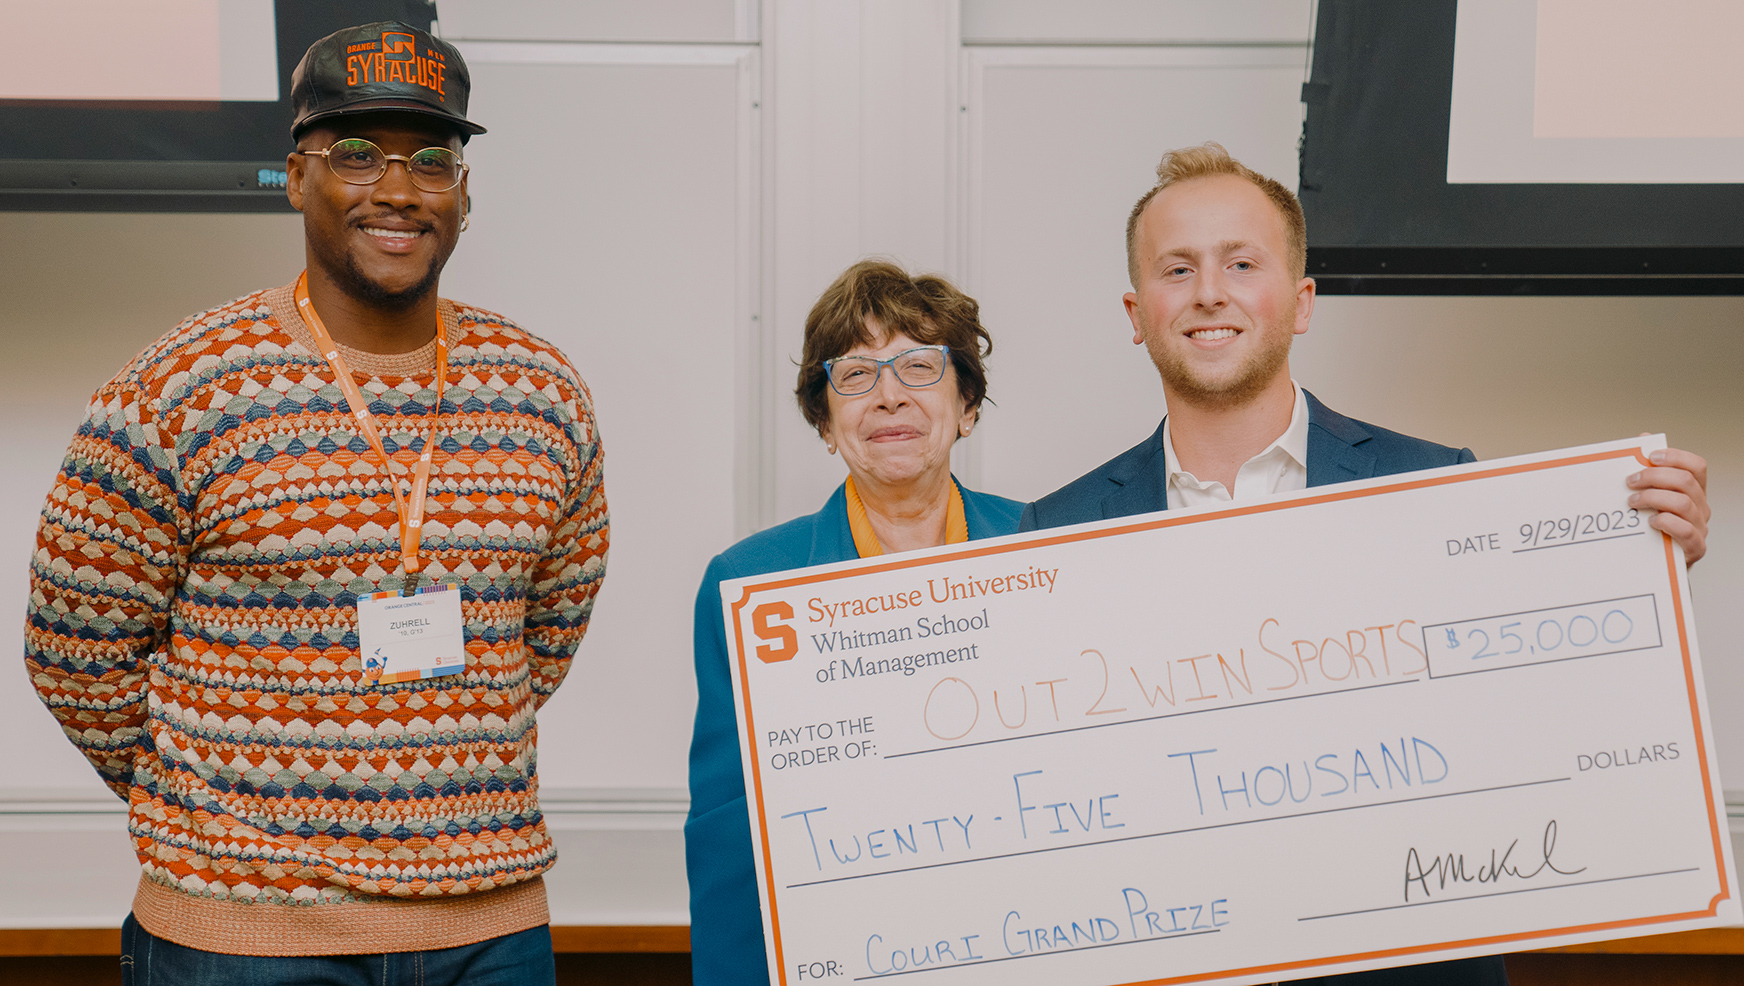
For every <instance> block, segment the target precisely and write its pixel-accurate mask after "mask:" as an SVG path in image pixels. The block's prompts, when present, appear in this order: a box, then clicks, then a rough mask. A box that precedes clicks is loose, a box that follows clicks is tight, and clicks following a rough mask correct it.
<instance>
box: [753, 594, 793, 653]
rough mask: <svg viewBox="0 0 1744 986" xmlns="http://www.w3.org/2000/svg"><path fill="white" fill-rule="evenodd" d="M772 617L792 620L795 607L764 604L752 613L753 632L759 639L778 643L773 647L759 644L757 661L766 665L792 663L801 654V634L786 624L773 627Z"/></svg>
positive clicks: (780, 604) (784, 604)
mask: <svg viewBox="0 0 1744 986" xmlns="http://www.w3.org/2000/svg"><path fill="white" fill-rule="evenodd" d="M771 616H774V617H779V618H780V619H783V620H791V619H793V607H792V606H789V605H788V604H786V603H764V604H763V605H761V606H759V607H757V608H756V609H754V610H752V611H751V630H752V631H753V632H755V633H756V634H757V639H759V640H771V641H776V642H777V643H776V644H773V645H771V644H758V645H757V659H758V660H759V661H762V662H763V663H764V664H776V663H778V662H781V661H791V660H792V659H793V658H794V657H795V656H796V655H797V654H798V653H799V634H797V633H794V632H793V628H792V627H790V626H788V625H787V624H785V623H777V624H775V625H773V626H771V625H770V623H769V618H770V617H771Z"/></svg>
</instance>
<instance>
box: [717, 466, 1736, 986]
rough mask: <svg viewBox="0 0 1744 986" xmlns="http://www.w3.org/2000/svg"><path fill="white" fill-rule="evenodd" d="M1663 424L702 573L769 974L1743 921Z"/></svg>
mask: <svg viewBox="0 0 1744 986" xmlns="http://www.w3.org/2000/svg"><path fill="white" fill-rule="evenodd" d="M1663 446H1664V443H1663V440H1662V439H1660V438H1651V439H1637V440H1633V441H1630V442H1617V443H1611V444H1606V445H1595V446H1590V447H1586V448H1581V449H1573V450H1567V451H1562V452H1554V453H1547V454H1544V455H1536V456H1528V457H1522V458H1517V459H1509V460H1498V461H1492V462H1486V463H1477V464H1473V465H1470V466H1459V467H1454V468H1449V469H1440V470H1434V471H1428V472H1420V473H1411V474H1409V475H1404V476H1395V477H1390V478H1386V479H1379V480H1370V481H1364V482H1360V483H1353V484H1347V485H1344V486H1337V487H1323V488H1319V489H1314V490H1308V491H1304V492H1303V493H1300V494H1295V495H1292V496H1290V497H1285V498H1279V499H1274V500H1265V501H1257V502H1253V503H1243V504H1238V505H1232V506H1231V507H1228V508H1224V509H1217V510H1208V511H1197V512H1180V513H1173V512H1171V513H1158V514H1150V515H1146V516H1143V517H1137V518H1127V519H1124V520H1118V521H1111V522H1107V523H1102V524H1096V525H1086V526H1082V527H1075V528H1066V529H1061V530H1055V531H1046V532H1039V533H1037V534H1033V535H1024V536H1021V537H1017V538H1004V539H999V540H996V541H984V542H971V543H969V544H963V545H957V546H954V547H950V548H942V549H938V550H934V551H929V552H917V553H914V554H908V555H901V556H895V557H886V558H876V559H867V560H865V561H860V562H852V563H847V564H842V565H833V566H827V567H820V568H813V569H806V570H803V571H797V572H785V573H779V574H774V575H768V576H762V577H758V578H752V579H745V580H740V581H737V582H732V583H728V584H724V585H722V587H721V594H722V601H723V605H724V607H725V614H726V620H727V626H728V628H729V631H728V637H729V639H730V640H731V641H733V644H732V646H731V650H732V651H733V653H732V655H731V658H732V661H731V663H732V664H733V679H734V690H735V699H736V701H737V703H738V714H739V724H740V734H741V737H740V738H741V744H742V746H741V749H742V752H743V753H744V762H745V765H746V769H745V781H746V789H747V791H748V792H749V794H750V799H749V800H750V810H751V827H752V831H753V833H754V836H755V838H754V841H755V842H756V844H757V845H756V849H757V872H758V880H759V890H760V893H761V895H762V902H763V909H764V911H763V915H764V931H765V935H766V937H767V942H768V953H769V957H770V972H771V976H772V978H773V980H774V981H775V982H777V983H782V984H787V986H792V984H796V983H810V982H811V981H813V980H814V979H815V980H819V981H825V982H827V981H829V980H835V981H837V982H845V981H848V980H860V979H866V978H872V977H880V976H888V975H905V976H910V977H914V981H917V982H924V983H928V984H937V986H945V984H968V983H1012V982H1035V983H1050V984H1056V983H1057V984H1068V986H1069V984H1086V986H1088V984H1098V986H1100V984H1116V983H1120V984H1126V983H1141V982H1143V983H1162V982H1188V981H1205V980H1226V981H1228V982H1232V983H1248V982H1269V981H1272V980H1276V979H1292V978H1299V977H1302V976H1310V975H1321V974H1330V973H1332V972H1339V971H1351V970H1356V969H1363V968H1374V967H1378V966H1389V965H1405V964H1410V963H1416V962H1429V961H1436V960H1440V959H1449V958H1455V957H1459V956H1466V955H1474V954H1482V953H1493V952H1503V951H1513V950H1517V949H1521V948H1535V947H1544V946H1548V945H1554V944H1566V943H1571V942H1578V941H1591V940H1598V939H1605V938H1617V937H1625V936H1628V935H1634V934H1648V933H1659V932H1667V931H1675V930H1680V929H1687V928H1697V927H1708V926H1714V925H1719V924H1726V923H1733V924H1736V923H1739V922H1740V920H1741V914H1740V910H1739V906H1738V898H1737V895H1736V892H1735V891H1734V889H1733V887H1732V886H1731V883H1732V866H1731V858H1730V846H1729V844H1728V841H1727V838H1726V825H1725V813H1724V809H1723V806H1722V803H1721V801H1720V800H1719V799H1720V783H1719V775H1718V773H1717V768H1716V764H1715V758H1714V752H1713V743H1712V740H1711V737H1710V730H1709V727H1708V724H1707V708H1706V701H1705V698H1704V695H1703V690H1702V677H1701V667H1700V663H1699V661H1698V657H1697V653H1696V640H1695V634H1694V627H1693V622H1692V618H1691V613H1690V600H1689V593H1688V588H1687V583H1686V582H1685V577H1684V566H1683V561H1682V556H1681V554H1680V553H1679V552H1678V550H1677V549H1676V548H1675V546H1674V545H1673V544H1672V543H1671V542H1670V540H1669V539H1667V538H1665V537H1664V536H1663V535H1661V534H1659V533H1658V532H1656V531H1653V530H1652V529H1650V528H1649V527H1648V524H1647V520H1648V518H1647V516H1646V515H1644V514H1641V513H1637V512H1636V511H1634V510H1631V509H1629V508H1628V506H1627V504H1626V497H1627V490H1626V489H1625V487H1624V481H1625V478H1626V477H1627V476H1628V475H1629V474H1630V473H1631V472H1633V471H1635V470H1637V469H1639V468H1641V467H1642V464H1643V462H1644V461H1645V460H1644V459H1643V458H1642V456H1643V453H1644V452H1646V451H1651V450H1652V449H1655V448H1661V447H1663Z"/></svg>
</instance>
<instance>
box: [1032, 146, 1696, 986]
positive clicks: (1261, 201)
mask: <svg viewBox="0 0 1744 986" xmlns="http://www.w3.org/2000/svg"><path fill="white" fill-rule="evenodd" d="M1307 244H1308V235H1307V224H1306V222H1305V221H1304V220H1303V217H1302V206H1301V204H1300V203H1298V202H1297V201H1296V196H1295V194H1294V193H1292V192H1291V191H1290V190H1289V189H1288V188H1286V187H1284V186H1283V185H1281V184H1279V183H1278V182H1276V181H1273V180H1272V179H1270V178H1266V177H1265V176H1263V175H1260V174H1258V173H1256V172H1254V171H1253V170H1251V169H1249V168H1247V167H1246V166H1244V165H1243V164H1241V163H1240V162H1239V161H1236V160H1235V159H1234V158H1232V157H1230V156H1229V154H1228V152H1226V151H1225V150H1224V149H1223V148H1222V147H1220V146H1218V145H1216V144H1205V145H1203V146H1201V147H1190V148H1185V149H1182V150H1177V151H1171V152H1169V153H1168V154H1166V155H1164V156H1163V160H1162V163H1161V164H1159V165H1158V166H1157V184H1156V185H1155V186H1154V187H1153V188H1152V189H1151V190H1150V191H1149V192H1147V193H1146V194H1145V195H1144V197H1143V198H1141V199H1139V201H1138V203H1137V204H1136V205H1134V206H1133V210H1132V215H1131V216H1130V217H1129V218H1128V220H1127V227H1126V249H1127V268H1128V274H1129V276H1130V277H1131V279H1132V291H1131V292H1130V293H1128V294H1127V295H1126V298H1125V300H1126V312H1127V315H1128V316H1129V317H1130V318H1131V319H1132V328H1133V339H1132V341H1133V343H1134V344H1136V345H1142V346H1144V347H1145V348H1146V349H1147V350H1149V352H1150V356H1151V361H1152V362H1153V363H1155V364H1156V367H1157V372H1158V373H1160V374H1161V375H1162V378H1163V396H1164V399H1165V401H1166V403H1167V408H1168V411H1167V415H1166V416H1165V417H1164V419H1163V422H1162V424H1161V425H1160V426H1159V427H1158V428H1157V430H1156V432H1155V433H1154V434H1152V435H1151V436H1150V437H1149V438H1146V439H1145V440H1144V441H1142V442H1140V443H1139V444H1138V445H1136V446H1134V447H1133V448H1131V449H1128V450H1127V451H1125V452H1122V453H1121V454H1120V455H1117V456H1115V457H1114V458H1113V459H1110V460H1109V461H1108V462H1106V463H1103V464H1102V465H1101V466H1099V467H1098V468H1096V469H1093V470H1091V471H1090V472H1089V473H1088V474H1087V475H1085V476H1083V477H1081V478H1079V479H1077V480H1075V481H1073V482H1071V483H1069V484H1067V485H1066V486H1065V487H1064V488H1062V489H1060V490H1057V491H1055V492H1054V493H1051V494H1049V495H1047V496H1045V497H1043V498H1041V499H1040V500H1037V501H1036V502H1034V503H1032V504H1030V505H1029V506H1028V507H1026V508H1025V509H1024V512H1023V518H1022V521H1021V527H1020V529H1021V530H1026V531H1030V530H1037V529H1040V528H1046V527H1060V526H1063V525H1066V524H1080V523H1085V522H1087V521H1095V520H1104V519H1107V518H1111V517H1124V516H1129V515H1132V514H1140V513H1148V512H1151V511H1156V510H1164V509H1170V510H1175V509H1180V508H1183V507H1194V506H1200V505H1202V504H1213V503H1226V502H1229V501H1231V500H1236V499H1248V498H1252V497H1256V496H1266V495H1270V494H1273V493H1285V492H1291V491H1295V490H1300V489H1305V488H1307V487H1310V486H1323V485H1326V484H1328V483H1342V482H1346V481H1348V480H1353V479H1367V478H1369V477H1371V476H1386V475H1390V474H1393V473H1401V472H1410V471H1412V470H1416V469H1431V468H1434V467H1437V466H1450V465H1454V464H1456V463H1461V462H1471V461H1473V459H1474V458H1475V456H1473V455H1472V453H1471V450H1470V449H1455V448H1448V447H1447V446H1444V445H1436V444H1434V443H1433V442H1426V441H1423V440H1422V439H1417V438H1410V437H1408V436H1405V435H1401V434H1399V433H1397V432H1393V431H1388V430H1387V429H1385V428H1380V427H1376V426H1375V425H1371V424H1367V423H1365V422H1361V421H1357V420H1354V419H1352V418H1347V417H1345V416H1344V415H1342V414H1339V413H1338V412H1336V411H1333V410H1332V409H1330V408H1328V407H1327V406H1326V405H1324V404H1322V403H1320V402H1319V401H1318V400H1316V399H1315V398H1314V395H1312V394H1310V393H1308V391H1306V390H1304V389H1302V388H1301V387H1300V386H1298V385H1297V383H1296V382H1295V381H1294V380H1293V379H1291V377H1290V345H1291V343H1292V341H1294V339H1295V337H1296V336H1299V335H1301V334H1302V333H1304V332H1307V331H1308V322H1309V318H1310V317H1311V316H1312V315H1313V312H1314V280H1313V279H1312V278H1309V277H1306V276H1304V270H1305V267H1306V262H1307V252H1308V245H1307ZM1651 458H1652V461H1653V463H1654V466H1653V467H1652V468H1648V469H1643V470H1641V471H1640V472H1638V473H1636V474H1634V475H1633V476H1631V477H1630V479H1629V485H1630V487H1631V489H1632V491H1633V492H1632V493H1631V494H1630V497H1629V505H1630V506H1633V507H1641V508H1651V509H1653V510H1656V511H1658V513H1657V514H1656V515H1655V516H1654V518H1653V520H1652V524H1653V526H1654V527H1655V528H1657V529H1659V530H1662V531H1664V532H1665V533H1667V534H1669V535H1671V537H1672V538H1673V539H1675V540H1676V541H1677V543H1678V544H1680V545H1682V546H1683V550H1684V557H1685V558H1687V559H1688V560H1689V562H1691V563H1692V564H1693V563H1694V562H1695V561H1696V560H1697V559H1699V558H1700V557H1701V556H1702V554H1703V553H1704V552H1705V551H1706V546H1707V532H1708V515H1709V510H1708V497H1707V474H1708V473H1707V470H1708V467H1707V463H1706V462H1705V461H1703V460H1702V458H1701V457H1700V456H1697V455H1694V454H1692V453H1689V452H1684V451H1680V450H1677V449H1665V450H1661V451H1659V452H1655V453H1653V455H1652V457H1651ZM1507 981H1508V974H1507V969H1506V967H1505V966H1504V965H1503V963H1502V960H1501V958H1499V957H1495V958H1479V959H1466V960H1462V961H1458V962H1443V963H1436V964H1433V965H1422V966H1413V967H1408V968H1402V969H1385V970H1380V971H1376V972H1367V973H1358V974H1354V975H1349V976H1333V977H1330V978H1327V979H1322V980H1318V982H1322V983H1348V984H1350V986H1357V984H1361V986H1407V984H1409V986H1455V984H1458V986H1500V984H1506V983H1507Z"/></svg>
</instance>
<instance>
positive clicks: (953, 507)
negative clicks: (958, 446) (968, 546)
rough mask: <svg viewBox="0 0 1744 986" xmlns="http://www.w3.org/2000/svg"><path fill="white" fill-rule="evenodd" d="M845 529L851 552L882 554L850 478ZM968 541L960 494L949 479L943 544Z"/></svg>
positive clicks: (864, 505)
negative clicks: (850, 533)
mask: <svg viewBox="0 0 1744 986" xmlns="http://www.w3.org/2000/svg"><path fill="white" fill-rule="evenodd" d="M848 529H849V530H851V531H853V532H854V550H855V551H856V552H858V553H859V555H860V557H861V558H871V557H872V556H873V555H881V554H883V553H884V546H883V545H881V544H879V543H878V535H877V534H875V533H873V531H872V521H871V520H869V519H867V517H866V504H865V503H864V502H862V501H861V499H860V491H859V490H857V489H855V488H854V477H852V476H849V477H848ZM967 540H969V518H968V516H967V515H966V514H964V513H963V491H962V490H960V489H958V488H957V481H956V480H954V479H953V480H951V502H950V505H949V506H947V507H946V508H945V543H946V544H962V543H963V542H964V541H967Z"/></svg>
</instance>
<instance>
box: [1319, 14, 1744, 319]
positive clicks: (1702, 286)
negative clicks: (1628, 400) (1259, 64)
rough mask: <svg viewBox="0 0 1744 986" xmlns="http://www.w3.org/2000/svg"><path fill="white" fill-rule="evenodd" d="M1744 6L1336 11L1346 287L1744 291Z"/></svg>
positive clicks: (1327, 203)
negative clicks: (1743, 54)
mask: <svg viewBox="0 0 1744 986" xmlns="http://www.w3.org/2000/svg"><path fill="white" fill-rule="evenodd" d="M1741 43H1744V4H1740V3H1737V2H1736V0H1660V2H1658V3H1655V4H1652V5H1641V4H1632V3H1627V2H1623V0H1537V2H1535V3H1534V2H1531V0H1413V2H1411V3H1396V2H1389V0H1321V2H1320V6H1319V17H1318V21H1317V24H1316V30H1315V39H1314V54H1313V66H1312V76H1311V80H1310V82H1309V83H1308V84H1307V85H1305V86H1304V87H1303V100H1304V102H1306V103H1307V104H1308V110H1307V114H1306V118H1305V123H1304V128H1303V141H1302V162H1301V175H1300V188H1301V196H1302V203H1303V208H1304V209H1305V210H1306V212H1307V214H1308V235H1309V247H1310V270H1309V273H1310V274H1312V275H1314V276H1316V277H1318V278H1320V279H1321V281H1322V290H1325V291H1328V292H1330V293H1346V292H1348V293H1408V294H1450V293H1544V294H1618V293H1628V294H1653V293H1685V294H1697V293H1700V294H1713V293H1727V294H1731V293H1740V292H1744V223H1739V222H1738V221H1737V217H1738V216H1740V215H1744V211H1741V210H1744V58H1740V57H1739V56H1738V55H1737V54H1736V51H1737V49H1738V48H1739V46H1740V44H1741Z"/></svg>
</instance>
